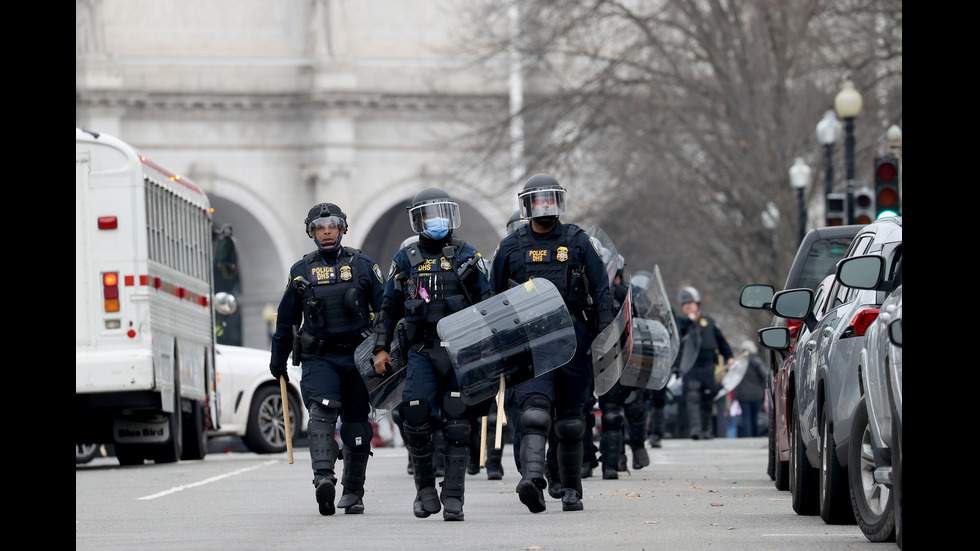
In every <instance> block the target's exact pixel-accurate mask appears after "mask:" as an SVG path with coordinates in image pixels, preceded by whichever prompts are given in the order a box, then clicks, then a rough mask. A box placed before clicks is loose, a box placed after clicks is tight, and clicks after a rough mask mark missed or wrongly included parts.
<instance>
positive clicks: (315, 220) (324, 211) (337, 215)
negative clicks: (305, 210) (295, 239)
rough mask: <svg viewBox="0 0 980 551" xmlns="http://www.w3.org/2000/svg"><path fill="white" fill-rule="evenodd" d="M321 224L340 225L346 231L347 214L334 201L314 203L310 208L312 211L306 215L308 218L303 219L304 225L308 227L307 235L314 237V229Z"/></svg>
mask: <svg viewBox="0 0 980 551" xmlns="http://www.w3.org/2000/svg"><path fill="white" fill-rule="evenodd" d="M321 224H326V225H331V226H338V227H339V228H340V229H342V230H344V231H345V232H346V231H347V215H346V214H344V211H342V210H340V207H338V206H337V205H335V204H333V203H320V204H318V205H314V206H313V208H311V209H310V213H309V214H307V215H306V220H304V221H303V225H304V226H305V227H306V235H308V236H310V237H313V234H314V230H315V229H316V227H317V226H319V225H321Z"/></svg>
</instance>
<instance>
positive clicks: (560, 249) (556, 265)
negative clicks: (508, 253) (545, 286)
mask: <svg viewBox="0 0 980 551" xmlns="http://www.w3.org/2000/svg"><path fill="white" fill-rule="evenodd" d="M515 231H516V233H517V242H518V244H519V245H520V248H521V255H522V260H523V262H518V263H517V264H516V265H515V267H516V269H515V270H514V273H513V277H512V279H514V281H518V282H523V281H527V280H528V279H530V278H532V277H540V278H544V279H547V280H548V281H550V282H552V283H554V284H555V287H557V288H558V292H560V293H561V295H562V296H563V297H565V304H566V305H567V306H568V309H569V311H571V312H573V313H574V312H580V311H582V310H583V309H584V308H585V307H586V306H587V305H588V300H589V289H588V285H587V283H586V280H585V275H584V270H583V263H584V258H583V256H584V252H583V251H582V250H581V249H580V248H579V247H577V246H575V245H574V244H573V243H574V240H575V239H574V237H575V235H576V234H577V233H578V232H580V231H583V230H582V228H580V227H578V226H576V225H575V224H564V225H563V226H562V233H561V236H560V237H559V238H558V240H557V241H547V242H540V241H536V240H535V239H534V238H532V237H531V235H530V231H531V230H530V229H528V224H525V225H523V226H521V227H519V228H518V229H517V230H515Z"/></svg>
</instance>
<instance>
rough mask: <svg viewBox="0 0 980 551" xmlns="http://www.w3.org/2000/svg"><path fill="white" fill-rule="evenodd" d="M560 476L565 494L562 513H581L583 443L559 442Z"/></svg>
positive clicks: (577, 441)
mask: <svg viewBox="0 0 980 551" xmlns="http://www.w3.org/2000/svg"><path fill="white" fill-rule="evenodd" d="M558 474H559V476H560V477H561V487H562V490H563V492H564V495H562V498H561V510H562V511H581V510H582V509H583V508H584V506H583V505H582V442H581V440H575V441H572V442H565V441H562V440H559V441H558Z"/></svg>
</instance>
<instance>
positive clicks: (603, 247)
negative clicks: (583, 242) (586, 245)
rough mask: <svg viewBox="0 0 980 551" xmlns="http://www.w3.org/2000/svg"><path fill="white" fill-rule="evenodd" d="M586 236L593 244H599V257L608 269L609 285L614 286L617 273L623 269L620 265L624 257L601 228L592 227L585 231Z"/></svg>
mask: <svg viewBox="0 0 980 551" xmlns="http://www.w3.org/2000/svg"><path fill="white" fill-rule="evenodd" d="M585 234H586V235H588V236H589V238H590V239H592V241H593V244H598V247H596V248H597V249H598V250H599V256H601V257H602V264H603V265H604V266H605V267H606V276H607V278H608V279H609V285H612V283H613V278H614V277H615V276H616V272H617V271H619V269H620V268H622V267H623V266H622V265H620V259H621V258H622V256H620V254H619V251H618V250H616V245H615V244H614V243H613V241H612V239H610V238H609V236H608V235H607V234H606V232H604V231H602V228H600V227H599V226H592V227H590V228H589V229H587V230H585Z"/></svg>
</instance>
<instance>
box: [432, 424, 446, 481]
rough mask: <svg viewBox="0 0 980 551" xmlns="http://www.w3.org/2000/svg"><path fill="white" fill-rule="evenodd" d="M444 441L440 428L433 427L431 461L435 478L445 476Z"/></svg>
mask: <svg viewBox="0 0 980 551" xmlns="http://www.w3.org/2000/svg"><path fill="white" fill-rule="evenodd" d="M445 447H446V440H445V439H444V438H443V436H442V428H441V427H435V431H434V432H433V433H432V459H433V462H434V465H435V469H436V476H438V477H443V476H446V454H445V449H444V448H445Z"/></svg>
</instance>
